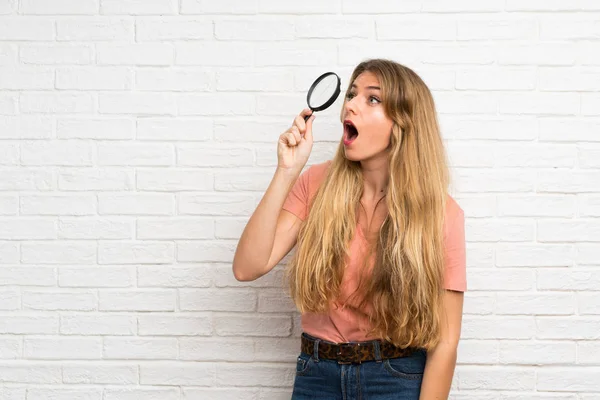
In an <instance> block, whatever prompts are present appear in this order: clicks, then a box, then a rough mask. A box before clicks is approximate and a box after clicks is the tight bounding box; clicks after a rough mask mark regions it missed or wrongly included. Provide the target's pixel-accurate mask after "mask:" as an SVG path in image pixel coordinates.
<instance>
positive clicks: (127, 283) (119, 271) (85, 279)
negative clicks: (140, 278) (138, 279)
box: [58, 266, 135, 288]
mask: <svg viewBox="0 0 600 400" xmlns="http://www.w3.org/2000/svg"><path fill="white" fill-rule="evenodd" d="M134 285H135V269H134V268H130V267H104V266H103V267H100V268H99V267H90V268H86V267H74V268H68V267H64V268H59V270H58V286H60V287H78V288H85V287H89V288H120V287H131V286H134Z"/></svg>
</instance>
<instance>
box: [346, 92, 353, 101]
mask: <svg viewBox="0 0 600 400" xmlns="http://www.w3.org/2000/svg"><path fill="white" fill-rule="evenodd" d="M353 97H354V93H348V94H346V98H347V99H348V100H350V99H351V98H353Z"/></svg>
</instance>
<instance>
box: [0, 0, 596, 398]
mask: <svg viewBox="0 0 600 400" xmlns="http://www.w3.org/2000/svg"><path fill="white" fill-rule="evenodd" d="M599 20H600V3H598V2H597V1H595V0H570V1H562V0H490V1H476V0H456V1H441V0H405V1H391V0H385V1H377V2H368V1H362V0H333V1H316V0H310V1H303V2H289V1H280V0H219V1H214V0H212V1H211V0H53V1H49V0H20V1H19V0H0V264H1V265H0V399H2V400H67V399H69V400H80V399H81V400H134V399H135V400H137V399H144V400H155V399H161V400H199V399H216V400H218V399H226V400H235V399H244V400H248V399H250V400H272V399H275V400H277V399H287V398H289V395H290V388H291V384H292V382H293V375H294V374H293V368H294V360H295V355H296V353H297V351H298V335H299V333H300V331H301V329H300V326H299V319H298V315H297V314H296V313H295V312H294V307H293V305H292V303H291V301H290V300H289V299H288V298H287V296H286V295H285V290H284V288H283V287H282V277H283V275H282V266H279V267H278V268H276V269H275V270H274V271H273V272H272V273H270V274H269V275H267V276H265V277H263V278H261V279H259V280H257V281H255V282H250V283H242V282H237V281H235V279H234V278H233V276H232V274H231V265H230V264H231V261H232V258H233V252H234V250H235V245H236V243H237V239H238V238H239V235H240V234H241V232H242V229H243V227H244V224H245V223H246V221H247V219H248V217H249V216H250V214H251V213H252V211H253V210H254V207H255V206H256V204H257V203H258V201H259V200H260V197H261V195H262V193H263V192H264V190H265V189H266V187H267V185H268V184H269V181H270V179H271V177H272V173H273V170H274V167H275V165H276V160H277V158H276V151H275V149H276V140H277V137H278V135H279V134H280V133H281V132H282V131H283V130H285V129H286V127H287V126H288V125H289V123H290V122H291V120H292V118H293V116H294V115H295V114H296V113H297V112H299V111H300V109H301V108H303V107H304V99H305V93H306V90H307V89H308V86H309V85H310V83H311V81H312V80H313V79H314V78H315V77H316V76H318V75H319V74H320V73H322V72H324V71H327V70H335V71H337V72H338V73H340V75H342V77H343V80H344V82H343V84H344V85H345V84H347V79H348V76H349V73H350V72H351V70H352V68H353V67H354V66H355V65H356V63H357V62H359V61H361V60H362V59H364V58H368V57H386V58H392V59H395V60H397V61H399V62H402V63H405V64H406V65H408V66H410V67H412V68H414V69H415V70H416V71H417V72H418V73H420V74H421V76H422V77H423V78H424V79H425V81H426V82H427V83H428V85H429V86H430V87H431V89H432V90H433V93H434V96H435V99H436V102H437V107H438V110H439V113H440V114H439V117H440V121H441V125H442V128H443V136H444V138H445V140H446V143H447V148H448V151H449V155H450V161H451V166H452V173H453V177H454V184H453V188H452V190H453V194H454V195H455V197H456V198H457V200H458V202H459V203H460V204H461V206H462V207H463V208H464V209H465V211H466V216H467V221H466V224H467V241H468V243H467V246H468V251H467V252H468V281H469V292H468V294H467V296H466V304H465V316H464V325H463V340H462V342H461V344H460V353H459V365H458V368H457V371H456V375H455V380H454V384H453V391H452V396H451V397H452V399H454V400H466V399H469V400H517V399H518V400H521V399H528V400H558V399H565V400H597V399H600V384H598V382H599V379H598V377H600V333H599V332H600V222H599V221H600V219H599V218H600V162H599V161H598V160H599V159H600V157H599V156H600V146H599V142H600V119H599V116H600V95H598V94H597V93H598V90H600V56H599V54H600V40H599V37H600V24H599V22H598V21H599ZM340 104H341V102H340V101H338V102H337V104H336V105H335V106H334V107H332V108H331V109H330V110H327V111H325V112H322V113H320V114H319V116H318V119H317V121H316V122H315V138H316V143H315V146H314V151H313V154H312V156H311V159H310V161H309V164H313V163H317V162H321V161H324V160H326V159H329V158H331V157H332V155H333V151H334V150H335V146H336V142H337V141H338V140H339V136H340V126H339V122H337V116H338V111H339V106H340Z"/></svg>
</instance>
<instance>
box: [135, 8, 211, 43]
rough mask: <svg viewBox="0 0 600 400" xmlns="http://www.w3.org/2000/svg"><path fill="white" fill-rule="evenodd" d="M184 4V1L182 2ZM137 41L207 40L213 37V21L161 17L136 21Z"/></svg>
mask: <svg viewBox="0 0 600 400" xmlns="http://www.w3.org/2000/svg"><path fill="white" fill-rule="evenodd" d="M184 4H185V3H184ZM135 27H136V32H135V38H136V40H137V41H138V42H153V41H166V40H208V39H212V38H213V30H214V29H213V22H212V21H210V20H205V19H184V18H181V17H176V18H173V19H171V18H168V17H163V18H161V19H160V20H138V21H136V25H135Z"/></svg>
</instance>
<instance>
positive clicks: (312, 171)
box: [306, 160, 331, 187]
mask: <svg viewBox="0 0 600 400" xmlns="http://www.w3.org/2000/svg"><path fill="white" fill-rule="evenodd" d="M330 165H331V160H327V161H325V162H322V163H318V164H313V165H311V166H310V167H308V169H307V170H306V179H308V181H309V184H310V185H311V186H313V187H319V185H320V184H321V182H323V181H324V180H325V177H326V176H327V171H329V166H330Z"/></svg>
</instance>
